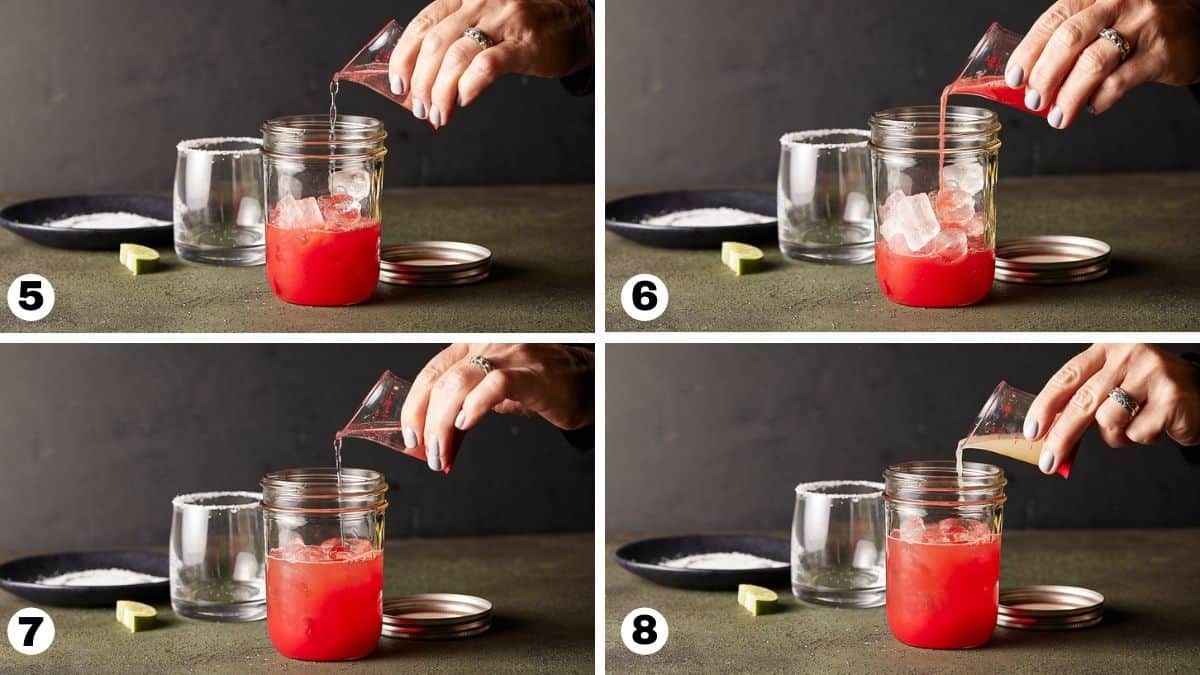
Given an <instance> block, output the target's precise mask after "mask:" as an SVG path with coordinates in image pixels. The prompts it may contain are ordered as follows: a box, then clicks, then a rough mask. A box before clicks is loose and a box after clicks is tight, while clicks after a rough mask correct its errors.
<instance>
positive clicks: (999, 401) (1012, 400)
mask: <svg viewBox="0 0 1200 675" xmlns="http://www.w3.org/2000/svg"><path fill="white" fill-rule="evenodd" d="M1033 399H1034V395H1033V394H1030V393H1029V392H1027V391H1021V390H1020V389H1017V388H1016V387H1014V386H1012V385H1010V384H1009V383H1007V382H1004V381H1001V382H1000V384H998V385H996V388H995V390H993V391H992V395H991V396H990V397H989V398H988V400H987V402H986V403H984V404H983V408H982V409H981V410H980V411H979V416H978V417H977V418H976V419H975V426H973V427H972V428H971V433H969V434H967V437H966V438H964V439H962V440H961V441H959V442H958V448H957V449H956V450H955V453H954V454H955V463H956V464H957V466H958V469H959V473H960V474H961V473H962V453H963V450H966V449H967V448H971V449H974V450H988V451H990V452H994V453H997V454H1000V455H1004V456H1005V457H1011V458H1013V459H1015V460H1018V461H1021V462H1025V463H1027V464H1033V465H1034V466H1037V464H1038V460H1039V459H1040V458H1041V456H1042V446H1043V445H1044V444H1045V442H1046V441H1045V434H1043V435H1042V437H1041V438H1039V439H1038V440H1036V441H1031V440H1029V439H1027V438H1025V433H1024V428H1025V417H1026V416H1027V415H1028V414H1029V406H1030V405H1032V404H1033ZM1051 426H1053V424H1052V425H1051ZM1073 460H1074V457H1069V458H1067V459H1066V460H1065V461H1063V463H1062V465H1061V466H1059V467H1058V470H1057V471H1055V473H1057V474H1058V475H1060V476H1062V477H1063V478H1069V477H1070V476H1071V463H1072V461H1073Z"/></svg>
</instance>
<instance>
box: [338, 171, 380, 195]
mask: <svg viewBox="0 0 1200 675" xmlns="http://www.w3.org/2000/svg"><path fill="white" fill-rule="evenodd" d="M329 192H330V193H331V194H335V195H350V196H351V197H352V198H353V199H354V200H356V201H362V200H364V199H366V198H367V197H369V196H370V195H371V173H370V172H369V171H366V170H364V169H342V170H341V171H335V172H334V173H333V175H332V176H330V177H329Z"/></svg>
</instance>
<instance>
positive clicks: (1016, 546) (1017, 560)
mask: <svg viewBox="0 0 1200 675" xmlns="http://www.w3.org/2000/svg"><path fill="white" fill-rule="evenodd" d="M772 534H775V535H777V536H782V537H785V538H786V537H787V536H788V535H787V533H786V532H774V533H772ZM635 538H640V537H634V536H633V535H629V534H626V533H620V534H614V533H610V534H609V536H608V544H607V547H606V549H605V555H606V558H605V589H606V598H605V603H606V604H605V626H604V637H605V644H606V665H607V669H608V671H609V672H612V673H629V672H636V673H693V672H725V673H778V672H790V673H822V674H825V673H954V674H956V675H957V674H959V673H1000V672H1003V673H1030V674H1032V673H1084V672H1085V673H1185V672H1196V669H1197V667H1200V642H1198V641H1197V640H1196V637H1195V626H1196V624H1197V623H1198V622H1200V605H1198V604H1197V603H1196V602H1195V597H1196V594H1197V593H1200V566H1197V565H1196V560H1197V557H1198V556H1200V530H1196V529H1183V530H1091V531H1080V530H1059V531H1023V532H1010V533H1006V534H1005V535H1004V544H1003V552H1002V561H1001V579H1000V585H1001V587H1002V588H1004V587H1008V586H1023V585H1028V584H1067V585H1075V586H1084V587H1087V588H1091V589H1093V590H1096V591H1099V592H1100V593H1102V594H1103V595H1104V596H1105V600H1106V603H1105V614H1104V620H1103V621H1102V622H1101V623H1100V624H1099V625H1097V626H1094V627H1092V628H1088V629H1084V630H1078V631H1068V632H1062V633H1054V632H1032V631H1028V632H1027V631H1018V630H1009V629H1003V628H998V629H997V630H996V632H995V634H994V636H993V638H992V641H991V642H990V643H988V644H987V645H986V646H984V647H982V648H979V649H971V650H961V651H939V650H925V649H917V648H914V647H908V646H905V645H903V644H901V643H900V642H898V641H896V640H895V639H894V638H893V637H892V636H891V634H890V633H889V632H888V628H887V624H886V621H885V618H884V608H882V607H880V608H876V609H834V608H828V607H818V606H816V605H807V604H803V603H800V602H799V601H797V600H796V599H795V598H793V597H792V595H791V593H790V591H788V590H787V589H779V590H780V608H779V611H778V612H777V613H775V614H767V615H763V616H759V617H752V616H750V615H749V614H747V613H746V611H745V610H743V609H742V608H741V607H740V606H738V604H737V598H736V593H734V592H732V591H729V592H706V591H683V590H678V589H671V588H664V587H661V586H656V585H654V584H652V583H650V582H649V581H646V580H644V579H641V578H640V577H636V576H634V575H632V574H630V573H629V572H626V571H625V570H623V569H621V568H619V567H618V566H617V565H616V563H615V562H614V559H613V553H614V551H615V550H616V548H617V546H619V545H620V544H622V543H625V542H628V541H631V540H633V539H635ZM639 607H652V608H655V609H657V610H658V611H660V612H662V614H663V615H664V616H665V617H666V619H667V622H668V624H669V626H670V637H669V638H668V641H667V644H666V646H664V647H663V649H662V651H660V652H658V653H657V654H654V655H652V656H636V655H634V654H633V653H632V652H630V651H628V650H626V649H625V646H624V645H623V644H622V643H621V638H620V625H621V620H622V619H623V618H624V617H625V615H626V614H627V613H629V612H630V611H632V610H634V609H637V608H639Z"/></svg>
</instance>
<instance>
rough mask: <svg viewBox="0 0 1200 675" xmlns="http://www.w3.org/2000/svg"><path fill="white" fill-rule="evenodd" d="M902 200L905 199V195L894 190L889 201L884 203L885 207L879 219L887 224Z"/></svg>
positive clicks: (880, 212)
mask: <svg viewBox="0 0 1200 675" xmlns="http://www.w3.org/2000/svg"><path fill="white" fill-rule="evenodd" d="M902 199H904V193H903V192H901V191H899V190H893V191H892V194H890V195H888V197H887V200H885V201H884V202H883V206H882V207H880V209H879V219H880V220H882V221H884V222H886V221H887V217H888V216H889V215H891V213H892V209H894V208H895V207H896V204H899V203H900V200H902Z"/></svg>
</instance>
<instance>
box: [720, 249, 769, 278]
mask: <svg viewBox="0 0 1200 675" xmlns="http://www.w3.org/2000/svg"><path fill="white" fill-rule="evenodd" d="M762 261H763V252H762V249H760V248H758V247H756V246H751V245H749V244H740V243H738V242H736V241H727V242H724V243H722V244H721V262H723V263H725V266H726V267H728V268H729V269H731V270H733V273H734V274H736V275H738V276H739V277H740V276H742V275H743V274H750V273H753V272H757V271H758V270H759V269H761V268H762Z"/></svg>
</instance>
